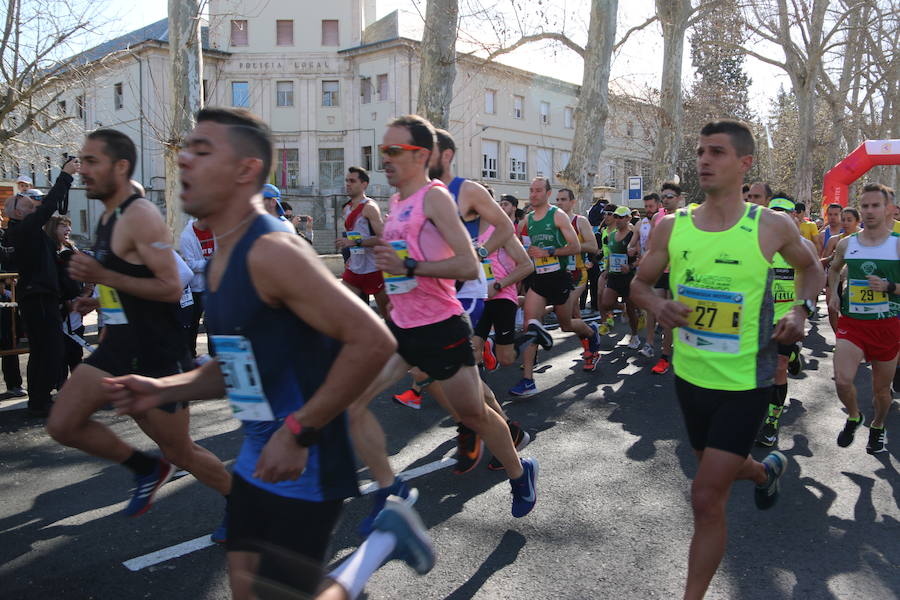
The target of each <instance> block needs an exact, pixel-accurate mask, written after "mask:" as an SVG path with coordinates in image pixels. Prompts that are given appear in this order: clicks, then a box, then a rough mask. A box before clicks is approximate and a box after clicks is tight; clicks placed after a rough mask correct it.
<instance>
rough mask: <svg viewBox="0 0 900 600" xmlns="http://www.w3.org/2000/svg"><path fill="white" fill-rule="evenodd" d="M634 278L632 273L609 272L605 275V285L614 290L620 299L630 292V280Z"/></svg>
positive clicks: (626, 296)
mask: <svg viewBox="0 0 900 600" xmlns="http://www.w3.org/2000/svg"><path fill="white" fill-rule="evenodd" d="M632 279H634V274H633V273H627V274H625V275H622V274H621V273H610V274H609V275H607V276H606V287H608V288H609V289H611V290H615V292H616V294H617V295H618V296H621V297H622V299H626V298H628V295H629V294H630V293H631V280H632Z"/></svg>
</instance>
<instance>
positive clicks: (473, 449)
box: [453, 423, 484, 475]
mask: <svg viewBox="0 0 900 600" xmlns="http://www.w3.org/2000/svg"><path fill="white" fill-rule="evenodd" d="M482 454H484V441H482V439H481V436H480V435H478V434H477V433H475V432H474V431H472V430H471V429H469V428H468V427H466V426H465V425H463V424H462V423H457V425H456V466H455V467H453V473H455V474H456V475H462V474H463V473H468V472H469V471H471V470H472V469H474V468H475V467H476V466H478V463H479V462H480V461H481V455H482Z"/></svg>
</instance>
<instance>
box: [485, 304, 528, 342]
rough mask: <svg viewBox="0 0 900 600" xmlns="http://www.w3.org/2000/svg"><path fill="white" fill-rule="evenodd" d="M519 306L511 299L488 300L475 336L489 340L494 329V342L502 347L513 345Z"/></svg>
mask: <svg viewBox="0 0 900 600" xmlns="http://www.w3.org/2000/svg"><path fill="white" fill-rule="evenodd" d="M518 309H519V306H518V305H517V304H516V303H515V302H513V301H512V300H510V299H509V298H498V299H497V300H488V301H487V302H485V303H484V312H483V313H482V315H481V318H480V319H479V320H478V323H476V325H475V335H477V336H478V337H480V338H481V339H483V340H485V339H487V336H488V335H489V334H490V333H491V328H492V327H493V329H494V341H495V342H496V343H497V344H498V345H500V346H503V345H506V344H512V343H513V338H514V337H515V334H516V311H517V310H518Z"/></svg>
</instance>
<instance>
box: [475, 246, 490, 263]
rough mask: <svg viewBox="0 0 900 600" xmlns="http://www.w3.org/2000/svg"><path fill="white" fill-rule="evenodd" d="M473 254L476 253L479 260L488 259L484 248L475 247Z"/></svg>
mask: <svg viewBox="0 0 900 600" xmlns="http://www.w3.org/2000/svg"><path fill="white" fill-rule="evenodd" d="M475 252H477V253H478V258H480V259H482V260H483V259H485V258H487V257H488V251H487V248H485V247H484V246H476V247H475Z"/></svg>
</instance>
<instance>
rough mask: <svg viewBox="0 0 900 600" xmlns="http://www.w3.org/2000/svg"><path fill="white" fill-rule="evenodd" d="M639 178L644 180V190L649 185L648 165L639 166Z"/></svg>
mask: <svg viewBox="0 0 900 600" xmlns="http://www.w3.org/2000/svg"><path fill="white" fill-rule="evenodd" d="M641 177H643V178H644V188H647V186H649V185H650V177H651V175H650V163H642V164H641Z"/></svg>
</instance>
